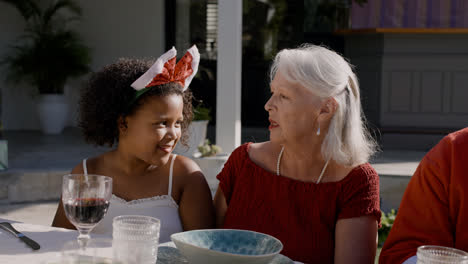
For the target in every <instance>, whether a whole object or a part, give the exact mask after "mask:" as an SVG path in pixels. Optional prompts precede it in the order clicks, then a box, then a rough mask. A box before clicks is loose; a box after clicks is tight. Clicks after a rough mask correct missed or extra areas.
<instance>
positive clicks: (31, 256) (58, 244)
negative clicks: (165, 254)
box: [0, 218, 301, 264]
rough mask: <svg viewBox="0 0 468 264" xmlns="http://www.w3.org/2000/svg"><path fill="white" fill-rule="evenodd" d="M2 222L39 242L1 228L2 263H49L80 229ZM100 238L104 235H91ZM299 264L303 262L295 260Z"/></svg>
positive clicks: (0, 250)
mask: <svg viewBox="0 0 468 264" xmlns="http://www.w3.org/2000/svg"><path fill="white" fill-rule="evenodd" d="M0 222H9V223H11V224H12V225H13V227H14V228H15V229H16V230H18V231H20V232H22V233H23V234H25V235H26V236H27V237H29V238H31V239H32V240H34V241H36V242H37V243H39V245H40V246H41V248H40V249H39V250H36V251H34V250H32V249H31V248H30V247H28V246H27V245H26V244H25V243H23V242H22V241H20V240H19V239H18V238H16V237H15V236H13V235H12V234H10V233H8V232H7V231H5V230H3V229H0V264H23V263H25V264H26V263H27V264H33V263H38V264H47V263H49V262H50V261H51V260H52V261H53V260H57V259H59V254H60V253H61V250H62V247H63V245H64V244H65V243H66V242H68V241H73V240H76V238H77V236H78V231H76V230H69V229H64V228H56V227H50V226H42V225H33V224H27V223H19V222H15V221H11V220H7V219H2V218H0ZM91 237H94V238H99V237H103V236H99V235H91ZM160 246H171V247H175V246H174V243H172V242H167V243H164V244H161V245H160ZM295 263H296V264H299V263H301V262H295Z"/></svg>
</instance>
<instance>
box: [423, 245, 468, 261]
mask: <svg viewBox="0 0 468 264" xmlns="http://www.w3.org/2000/svg"><path fill="white" fill-rule="evenodd" d="M416 254H417V258H418V262H417V264H442V263H444V264H455V263H457V264H460V263H463V264H468V253H466V252H465V251H462V250H459V249H455V248H450V247H442V246H420V247H418V251H417V253H416Z"/></svg>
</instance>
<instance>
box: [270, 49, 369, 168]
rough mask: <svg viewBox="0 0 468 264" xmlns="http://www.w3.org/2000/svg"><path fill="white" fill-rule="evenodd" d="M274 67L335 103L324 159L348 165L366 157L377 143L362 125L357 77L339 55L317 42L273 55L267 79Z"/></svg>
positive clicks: (364, 161)
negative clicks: (336, 105) (335, 108)
mask: <svg viewBox="0 0 468 264" xmlns="http://www.w3.org/2000/svg"><path fill="white" fill-rule="evenodd" d="M277 71H281V74H282V75H283V76H284V77H285V78H286V79H288V80H289V81H292V82H297V83H299V84H300V85H302V86H303V87H306V88H308V89H311V90H312V91H313V92H314V93H315V94H316V95H318V96H319V97H320V98H321V99H327V98H331V97H332V98H334V99H335V100H336V102H337V103H338V108H337V110H336V112H335V114H334V116H333V118H332V119H331V122H330V126H329V129H328V132H327V135H326V136H325V139H324V142H323V144H322V148H321V152H322V156H323V157H324V159H326V160H328V159H333V160H335V161H336V162H337V163H338V164H342V165H344V166H351V167H355V166H357V165H359V164H363V163H366V162H368V161H369V158H370V156H372V154H374V152H375V151H376V149H377V144H376V143H375V140H374V139H373V138H372V137H371V136H370V135H369V132H368V131H367V128H366V125H365V124H366V121H365V117H364V114H363V113H362V109H361V101H360V94H359V85H358V81H357V77H356V75H355V74H354V72H353V70H352V68H351V65H350V64H349V63H348V62H347V61H346V60H345V59H343V57H341V56H340V55H338V54H337V53H336V52H334V51H331V50H329V49H327V48H324V47H321V46H315V45H309V44H307V45H302V46H301V47H299V48H296V49H284V50H282V51H280V52H279V53H278V54H277V55H276V57H275V59H274V61H273V65H272V67H271V71H270V78H271V79H273V78H274V76H275V74H276V72H277ZM311 133H312V132H311ZM313 133H314V135H315V132H313Z"/></svg>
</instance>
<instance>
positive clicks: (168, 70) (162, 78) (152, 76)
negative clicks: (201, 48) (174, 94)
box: [131, 45, 200, 95]
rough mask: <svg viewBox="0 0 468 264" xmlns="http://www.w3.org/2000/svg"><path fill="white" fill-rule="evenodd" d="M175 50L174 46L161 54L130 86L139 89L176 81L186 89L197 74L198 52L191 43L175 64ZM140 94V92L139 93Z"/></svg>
mask: <svg viewBox="0 0 468 264" xmlns="http://www.w3.org/2000/svg"><path fill="white" fill-rule="evenodd" d="M176 56H177V51H176V49H175V48H174V47H172V49H170V50H169V51H167V52H166V53H164V54H163V55H161V57H159V58H158V59H157V60H156V62H155V63H154V64H153V66H151V67H150V68H149V70H148V71H146V72H145V73H144V74H143V75H141V76H140V78H138V79H137V80H136V81H135V82H133V83H132V84H131V86H132V87H133V88H134V89H135V90H137V91H141V90H143V89H145V88H149V87H152V86H156V85H161V84H165V83H170V82H177V83H180V84H181V85H182V87H184V89H183V91H185V90H187V88H188V86H189V85H190V82H192V79H193V77H194V76H195V74H197V70H198V64H199V63H200V53H199V52H198V49H197V46H195V45H193V46H192V47H191V48H190V49H188V50H187V52H186V53H185V55H184V56H183V57H182V58H181V59H180V60H179V62H177V64H176ZM140 95H141V94H140Z"/></svg>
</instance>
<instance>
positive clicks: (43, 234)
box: [0, 218, 94, 264]
mask: <svg viewBox="0 0 468 264" xmlns="http://www.w3.org/2000/svg"><path fill="white" fill-rule="evenodd" d="M0 222H8V223H10V224H11V225H12V226H13V227H14V228H15V229H16V230H18V231H20V232H21V233H23V234H24V235H25V236H27V237H29V238H30V239H32V240H34V241H35V242H37V243H38V244H39V245H40V247H41V248H40V249H39V250H33V249H31V248H30V247H28V246H27V245H26V244H25V243H24V242H23V241H21V240H20V239H18V238H17V237H15V236H13V235H12V234H10V233H9V232H7V231H5V230H3V229H0V263H1V264H10V263H11V264H18V263H20V264H22V263H40V264H43V263H44V264H45V263H47V261H50V260H53V259H57V258H58V257H59V255H60V253H61V250H62V247H63V245H64V244H65V243H66V242H68V241H73V240H76V238H77V236H78V231H76V230H69V229H65V228H57V227H51V226H44V225H36V224H28V223H22V222H17V221H12V220H8V219H2V218H0ZM93 237H94V236H93Z"/></svg>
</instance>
